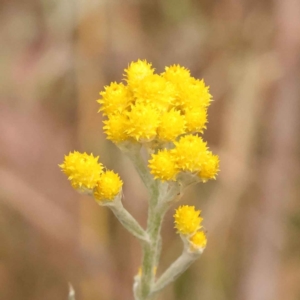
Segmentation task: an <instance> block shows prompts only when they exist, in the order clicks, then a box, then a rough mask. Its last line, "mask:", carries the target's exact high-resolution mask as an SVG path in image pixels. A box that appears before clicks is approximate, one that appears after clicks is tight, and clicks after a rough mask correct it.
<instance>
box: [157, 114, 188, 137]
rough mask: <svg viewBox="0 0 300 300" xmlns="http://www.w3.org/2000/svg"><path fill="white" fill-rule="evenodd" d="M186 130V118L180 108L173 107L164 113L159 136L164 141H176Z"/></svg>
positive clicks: (159, 127) (158, 131) (158, 130)
mask: <svg viewBox="0 0 300 300" xmlns="http://www.w3.org/2000/svg"><path fill="white" fill-rule="evenodd" d="M184 132H185V119H184V116H182V115H181V114H180V112H179V111H178V110H175V109H172V110H170V111H168V112H166V113H164V114H163V115H162V116H161V118H160V125H159V126H158V129H157V133H158V138H159V139H160V140H162V141H174V140H175V139H176V138H177V137H178V136H179V135H181V134H183V133H184Z"/></svg>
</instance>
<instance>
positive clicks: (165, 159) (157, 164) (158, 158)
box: [149, 149, 179, 181]
mask: <svg viewBox="0 0 300 300" xmlns="http://www.w3.org/2000/svg"><path fill="white" fill-rule="evenodd" d="M149 168H150V173H151V174H152V175H153V176H154V178H155V179H160V180H161V181H168V180H176V175H177V174H178V172H179V170H178V168H177V166H176V163H175V160H174V158H173V156H172V153H171V152H170V151H168V150H166V149H164V150H162V151H159V152H158V153H157V154H152V159H151V160H149Z"/></svg>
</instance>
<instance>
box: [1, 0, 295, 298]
mask: <svg viewBox="0 0 300 300" xmlns="http://www.w3.org/2000/svg"><path fill="white" fill-rule="evenodd" d="M0 41H1V47H0V241H1V242H0V299H1V300H2V299H3V300H21V299H22V300H23V299H24V300H27V299H28V300H41V299H43V300H53V299H55V300H60V299H61V300H66V299H67V292H68V282H72V284H73V285H74V287H75V289H76V292H77V299H78V300H80V299H84V300H94V299H95V300H96V299H97V300H120V299H122V300H127V299H128V300H129V299H132V292H131V285H132V277H133V275H134V274H135V273H136V272H137V269H138V267H139V263H140V256H141V253H140V249H139V245H138V243H137V241H136V240H135V239H134V238H132V237H131V236H129V234H128V233H127V232H126V231H125V230H124V229H123V228H122V227H121V226H120V225H119V224H118V223H117V222H116V220H115V219H114V218H113V216H112V214H111V213H110V212H109V211H107V210H106V209H104V208H99V207H98V206H97V205H96V204H95V203H94V202H93V201H92V200H91V199H89V198H88V197H85V196H81V195H78V194H77V193H76V192H74V191H73V190H72V189H71V188H70V186H69V184H68V182H67V181H66V179H65V177H64V176H63V174H61V172H60V170H59V169H58V167H57V164H58V163H60V162H61V161H62V160H63V156H64V154H66V153H68V152H69V151H72V150H74V149H78V150H81V151H89V152H90V151H92V152H93V153H95V154H97V155H100V156H101V159H102V161H103V162H104V163H105V164H106V165H107V166H108V167H110V168H114V169H115V170H117V171H119V172H120V173H121V175H122V178H123V179H124V181H125V195H126V198H125V205H126V207H127V208H128V209H129V210H130V211H131V212H132V214H133V215H135V216H136V218H137V219H138V220H139V221H140V222H141V223H142V224H145V217H146V209H147V201H146V193H145V190H144V189H143V188H142V185H141V183H140V180H139V178H138V177H137V175H136V173H135V172H134V170H133V168H132V166H131V165H130V163H129V161H127V159H126V158H124V157H123V156H122V155H121V153H120V152H119V151H118V150H117V149H116V147H115V146H114V145H112V144H111V143H110V142H107V141H106V140H105V137H104V136H103V133H102V128H101V127H102V119H101V116H100V114H97V110H98V105H97V103H96V102H95V100H96V99H97V98H98V92H99V91H100V90H101V89H102V88H103V86H104V85H106V84H108V83H109V82H110V81H120V80H121V76H122V72H123V69H124V68H125V67H126V66H127V65H128V63H129V62H130V61H132V60H136V59H138V58H142V59H144V58H146V59H147V60H149V61H151V62H152V63H153V64H154V66H155V68H156V69H157V70H158V71H162V70H163V68H164V66H166V65H170V64H174V63H179V64H182V65H184V66H186V67H188V68H190V69H191V72H192V74H193V76H195V77H197V78H202V77H203V78H205V81H206V83H207V84H208V85H210V87H211V92H212V94H213V96H214V102H213V103H212V105H211V108H210V110H209V126H208V129H207V131H206V132H205V134H204V138H205V139H206V140H207V141H208V142H209V144H210V145H211V148H212V149H213V150H214V152H216V153H218V154H219V155H220V158H221V173H220V175H219V177H218V179H217V181H215V182H210V183H206V184H205V185H204V184H202V185H198V186H197V187H195V188H193V189H190V190H189V191H188V193H187V194H186V195H185V196H184V199H183V200H182V202H185V203H189V204H195V205H197V207H200V208H201V209H202V210H203V215H204V218H205V227H206V228H207V229H208V238H209V243H208V247H207V249H206V251H205V252H204V255H203V256H202V257H201V259H199V261H197V262H196V263H195V264H194V265H193V266H192V267H191V268H190V269H189V270H188V271H187V272H186V273H185V274H184V276H182V277H181V278H180V279H178V280H177V281H176V283H175V284H174V285H172V286H170V287H168V288H167V289H166V290H165V291H164V292H163V294H162V295H161V296H160V298H159V299H164V300H167V299H172V300H175V299H176V300H181V299H197V300H212V299H213V300H227V299H231V300H232V299H236V300H276V299H278V300H279V299H285V300H297V299H300V286H299V282H300V238H299V235H300V201H299V200H300V199H299V198H300V189H299V180H300V168H299V159H300V154H299V153H300V152H299V144H300V143H299V137H300V134H299V132H300V130H299V129H300V124H299V119H300V118H299V112H300V84H299V83H300V2H299V1H298V0H285V1H281V0H263V1H261V0H244V1H241V0H240V1H239V0H221V1H211V0H210V1H208V0H198V1H196V0H187V1H172V0H161V1H159V0H154V1H145V0H143V1H142V0H135V1H134V0H132V1H128V0H126V1H124V0H123V1H121V0H110V1H109V0H106V1H104V0H90V1H83V0H77V1H67V0H26V1H21V0H11V1H7V0H0ZM172 227H173V224H172V212H170V213H169V214H168V215H167V218H166V221H165V223H164V227H163V237H164V244H163V256H162V261H161V268H160V269H159V270H158V272H161V271H162V270H163V269H164V268H165V267H167V266H168V264H169V263H170V262H171V261H172V260H174V259H175V258H176V256H177V255H178V254H179V253H180V251H181V242H180V240H179V239H178V237H176V235H175V232H174V230H173V228H172Z"/></svg>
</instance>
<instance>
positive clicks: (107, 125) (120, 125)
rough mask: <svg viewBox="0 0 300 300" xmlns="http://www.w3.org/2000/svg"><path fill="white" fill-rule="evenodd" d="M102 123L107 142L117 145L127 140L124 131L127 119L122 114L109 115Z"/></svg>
mask: <svg viewBox="0 0 300 300" xmlns="http://www.w3.org/2000/svg"><path fill="white" fill-rule="evenodd" d="M103 123H104V126H103V130H104V132H105V133H106V135H107V139H108V140H111V141H113V142H114V143H118V142H122V141H124V140H126V139H127V138H128V134H127V133H126V131H125V129H126V126H127V123H128V119H127V117H126V116H125V115H124V114H114V115H109V117H108V120H105V121H103Z"/></svg>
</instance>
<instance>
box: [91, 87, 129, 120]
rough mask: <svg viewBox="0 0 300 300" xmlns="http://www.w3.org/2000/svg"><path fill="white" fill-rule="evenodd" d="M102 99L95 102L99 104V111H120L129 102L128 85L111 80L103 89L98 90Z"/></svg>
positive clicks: (104, 112) (107, 112)
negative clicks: (101, 90)
mask: <svg viewBox="0 0 300 300" xmlns="http://www.w3.org/2000/svg"><path fill="white" fill-rule="evenodd" d="M100 95H101V96H102V99H99V100H98V101H97V102H98V103H100V104H101V108H100V109H99V112H100V111H102V112H103V114H104V115H109V114H112V113H116V112H119V113H121V112H122V111H124V110H125V109H126V107H127V106H128V105H129V103H130V100H131V98H130V93H129V90H128V87H127V86H125V85H124V84H123V83H116V82H112V83H111V84H110V85H109V86H106V87H105V91H103V92H100Z"/></svg>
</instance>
